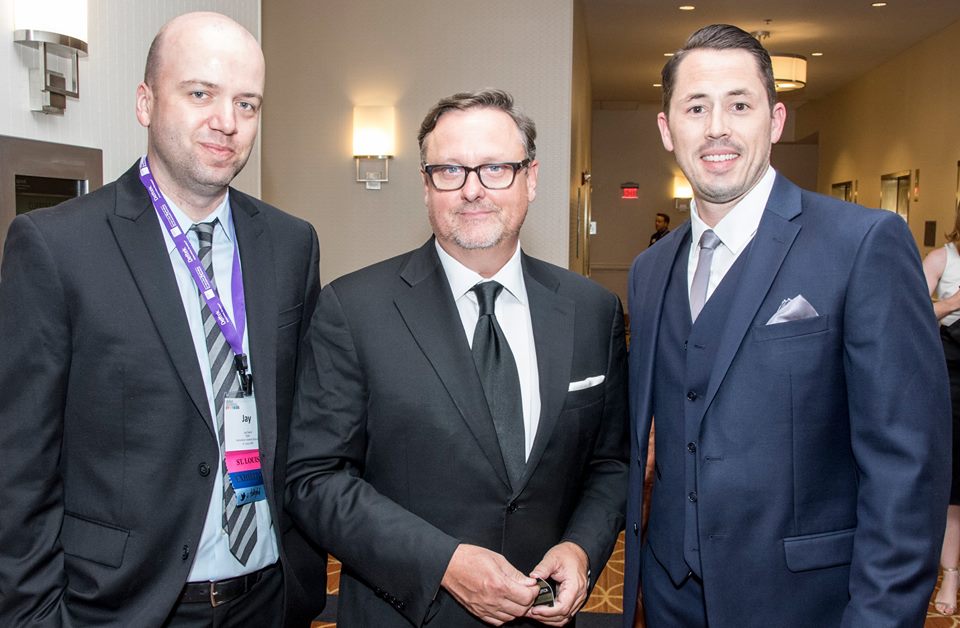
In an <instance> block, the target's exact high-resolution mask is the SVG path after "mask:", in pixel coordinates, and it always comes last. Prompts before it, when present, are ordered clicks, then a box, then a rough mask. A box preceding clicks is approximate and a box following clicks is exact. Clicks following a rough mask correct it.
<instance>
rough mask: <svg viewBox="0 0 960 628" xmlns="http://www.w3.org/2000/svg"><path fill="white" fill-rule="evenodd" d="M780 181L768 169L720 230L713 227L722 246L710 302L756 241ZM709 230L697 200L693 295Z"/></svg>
mask: <svg viewBox="0 0 960 628" xmlns="http://www.w3.org/2000/svg"><path fill="white" fill-rule="evenodd" d="M776 178H777V172H776V171H775V170H774V169H773V167H771V166H767V171H766V173H764V175H763V177H761V178H760V181H758V182H757V184H756V185H755V186H753V189H752V190H750V191H749V192H748V193H747V195H746V196H744V197H743V199H742V200H741V201H740V202H739V203H737V204H736V205H734V206H733V209H731V210H730V212H729V213H727V215H726V216H724V217H723V218H722V219H721V220H720V222H718V223H717V226H716V227H713V232H714V233H715V234H717V237H718V238H720V245H719V246H717V248H716V250H714V252H713V261H712V262H711V264H710V279H709V280H708V281H707V300H709V299H710V295H712V294H713V291H714V290H716V289H717V286H719V285H720V282H721V281H723V278H724V276H726V274H727V271H729V270H730V268H731V267H732V266H733V264H734V262H736V261H737V258H738V257H740V254H741V253H743V250H744V249H745V248H747V245H748V244H750V241H751V240H753V236H755V235H756V234H757V228H758V227H759V226H760V219H761V218H762V217H763V208H764V207H766V206H767V200H768V199H769V198H770V192H771V191H772V190H773V182H774V181H775V180H776ZM707 229H710V227H709V226H707V224H706V223H704V222H703V220H702V219H701V218H700V215H699V214H698V213H697V201H696V199H694V200H693V202H691V204H690V235H691V237H692V238H693V239H692V241H691V242H692V244H691V246H690V257H688V258H687V294H690V286H691V285H692V284H693V273H694V272H695V271H696V269H697V261H698V260H699V259H700V246H699V242H700V236H701V235H703V232H704V231H706V230H707Z"/></svg>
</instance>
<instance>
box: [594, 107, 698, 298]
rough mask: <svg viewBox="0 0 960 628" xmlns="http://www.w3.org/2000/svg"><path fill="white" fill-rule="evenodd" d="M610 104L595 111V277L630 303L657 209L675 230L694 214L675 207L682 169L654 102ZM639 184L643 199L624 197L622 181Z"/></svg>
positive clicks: (658, 108)
mask: <svg viewBox="0 0 960 628" xmlns="http://www.w3.org/2000/svg"><path fill="white" fill-rule="evenodd" d="M613 106H616V105H614V104H612V103H605V104H604V105H603V107H604V108H599V107H595V108H594V111H593V219H594V220H595V221H596V222H597V234H596V235H593V236H590V277H591V278H592V279H594V280H595V281H597V282H599V283H600V284H602V285H603V286H605V287H606V288H607V289H609V290H612V291H613V292H616V293H617V294H619V295H620V298H621V300H623V302H624V304H626V299H627V297H626V282H627V271H628V270H629V268H630V263H631V262H632V261H633V258H634V257H636V256H637V255H638V254H639V253H640V252H641V251H643V250H645V249H646V248H647V244H648V243H649V241H650V234H652V233H653V232H654V231H655V229H654V226H653V221H654V217H655V216H656V215H657V212H663V213H665V214H667V215H669V216H670V227H671V229H672V228H674V227H676V226H677V225H679V224H680V223H682V222H683V221H685V220H687V219H688V218H689V212H677V211H674V207H673V175H674V173H679V172H680V168H679V167H678V166H677V165H676V162H675V161H674V159H673V153H669V152H667V151H666V150H665V149H664V148H663V144H662V143H661V142H660V132H659V130H658V129H657V113H658V112H659V111H660V106H659V105H655V104H626V103H624V104H623V105H622V106H623V107H624V109H610V107H613ZM627 181H633V182H636V183H639V184H640V192H639V198H638V199H636V200H623V199H621V198H620V185H621V184H622V183H625V182H627Z"/></svg>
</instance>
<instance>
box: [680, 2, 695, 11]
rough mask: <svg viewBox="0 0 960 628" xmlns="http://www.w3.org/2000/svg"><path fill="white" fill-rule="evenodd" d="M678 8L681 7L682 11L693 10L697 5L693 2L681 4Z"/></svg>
mask: <svg viewBox="0 0 960 628" xmlns="http://www.w3.org/2000/svg"><path fill="white" fill-rule="evenodd" d="M677 8H678V9H680V10H681V11H693V10H694V9H696V8H697V7H695V6H693V5H692V4H681V5H680V6H678V7H677Z"/></svg>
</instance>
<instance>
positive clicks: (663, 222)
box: [649, 213, 670, 246]
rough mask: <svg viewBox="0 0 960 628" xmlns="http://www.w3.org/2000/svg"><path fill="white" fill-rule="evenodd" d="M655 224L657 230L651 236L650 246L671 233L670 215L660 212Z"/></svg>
mask: <svg viewBox="0 0 960 628" xmlns="http://www.w3.org/2000/svg"><path fill="white" fill-rule="evenodd" d="M653 226H654V227H655V228H656V231H654V232H653V235H651V236H650V244H649V246H653V245H654V243H656V242H657V240H659V239H660V238H662V237H663V236H665V235H667V234H668V233H670V216H667V215H666V214H661V213H658V214H657V217H656V218H654V221H653Z"/></svg>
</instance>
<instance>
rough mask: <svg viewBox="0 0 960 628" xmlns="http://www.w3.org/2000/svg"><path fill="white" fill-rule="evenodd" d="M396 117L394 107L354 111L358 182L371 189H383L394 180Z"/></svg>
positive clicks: (354, 148) (354, 145)
mask: <svg viewBox="0 0 960 628" xmlns="http://www.w3.org/2000/svg"><path fill="white" fill-rule="evenodd" d="M395 126H396V114H395V112H394V109H393V107H354V108H353V158H354V159H355V160H356V162H357V182H358V183H365V184H366V187H367V189H368V190H379V189H380V184H381V183H386V182H387V181H389V180H390V159H391V158H392V157H393V154H394V143H393V142H394V139H393V138H394V131H395Z"/></svg>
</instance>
